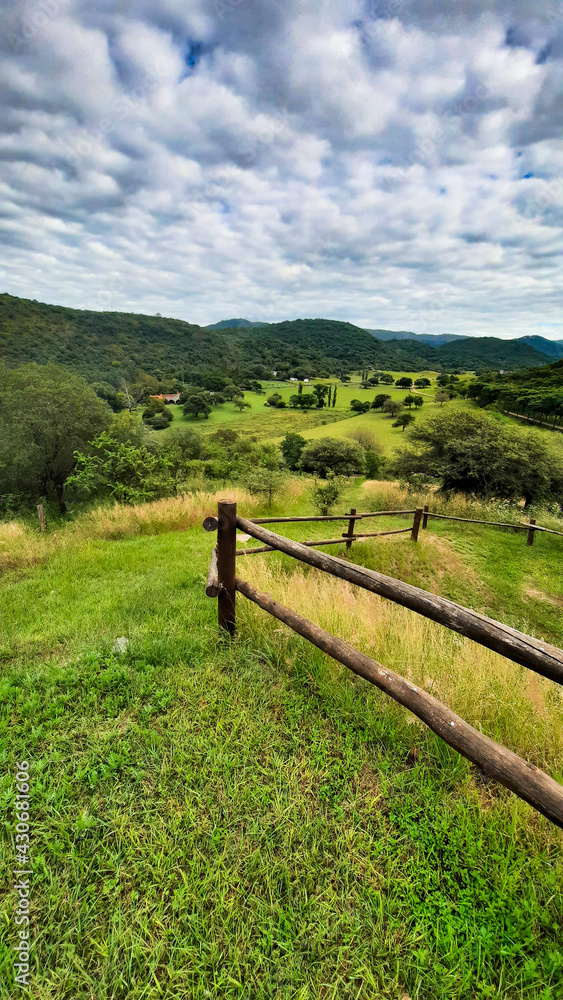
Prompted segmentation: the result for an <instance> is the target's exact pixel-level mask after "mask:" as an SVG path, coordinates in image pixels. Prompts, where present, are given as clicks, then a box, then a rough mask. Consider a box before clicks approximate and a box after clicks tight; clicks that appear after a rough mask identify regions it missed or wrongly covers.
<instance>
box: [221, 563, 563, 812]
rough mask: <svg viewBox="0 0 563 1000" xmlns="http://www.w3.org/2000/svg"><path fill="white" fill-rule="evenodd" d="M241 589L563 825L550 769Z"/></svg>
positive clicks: (240, 585) (560, 797)
mask: <svg viewBox="0 0 563 1000" xmlns="http://www.w3.org/2000/svg"><path fill="white" fill-rule="evenodd" d="M236 589H237V591H238V592H239V593H240V594H243V595H244V596H245V597H247V598H248V600H249V601H253V602H254V604H257V605H258V606H259V607H260V608H263V610H264V611H267V612H268V614H269V615H272V616H273V617H274V618H277V619H278V621H281V622H283V623H284V624H285V625H289V627H290V628H291V629H293V631H294V632H297V633H298V634H299V635H302V636H303V637H304V638H305V639H307V640H308V641H309V642H310V643H312V644H313V645H314V646H317V648H318V649H322V651H323V652H324V653H327V654H328V656H331V657H332V658H333V659H334V660H338V662H339V663H342V664H344V666H346V667H348V668H349V669H350V670H352V671H353V672H354V673H355V674H358V676H360V677H363V678H364V679H365V680H367V681H369V682H370V684H373V685H375V687H378V688H379V689H380V690H381V691H384V692H385V694H388V695H389V696H390V697H391V698H393V699H394V701H397V702H398V703H399V704H400V705H404V706H405V708H408V710H409V711H410V712H412V713H413V715H416V716H417V717H418V718H419V719H421V720H422V722H424V723H425V724H426V725H427V726H428V727H429V728H430V729H432V730H433V732H435V733H436V734H437V735H438V736H439V737H440V738H441V739H442V740H443V741H444V743H447V744H448V745H449V746H451V747H453V749H454V750H457V751H458V753H460V754H462V755H463V756H464V757H467V759H468V760H470V761H472V763H473V764H476V765H477V767H479V768H480V769H481V770H482V771H483V772H484V773H485V774H487V775H489V777H491V778H495V779H496V780H497V781H499V782H500V783H501V784H502V785H505V786H506V788H509V789H510V790H511V791H513V792H515V794H516V795H518V796H519V797H520V798H521V799H524V800H525V801H526V802H528V803H529V804H530V805H531V806H533V807H534V809H537V810H538V812H540V813H542V814H543V815H544V816H546V817H547V818H548V819H549V820H551V822H552V823H555V825H556V826H559V827H563V787H562V786H561V785H560V784H558V782H557V781H554V779H553V778H550V777H549V776H548V775H547V774H545V772H544V771H540V769H539V768H537V767H535V766H534V765H533V764H529V763H528V762H526V761H524V760H522V759H521V758H520V757H518V756H517V755H516V754H515V753H512V751H511V750H507V749H506V748H505V747H503V746H500V744H498V743H495V742H494V740H491V739H490V738H489V737H488V736H484V735H483V733H480V732H479V731H478V730H477V729H474V728H473V726H470V725H469V723H467V722H465V721H464V720H463V719H461V718H460V717H459V715H455V713H454V712H451V711H450V710H449V708H447V707H446V706H445V705H443V704H442V703H441V702H439V701H438V700H437V699H436V698H434V697H433V696H432V695H431V694H428V692H427V691H424V690H423V689H422V688H419V687H417V686H416V685H415V684H411V682H410V681H407V680H406V679H405V678H404V677H401V676H400V675H399V674H396V673H395V672H394V671H393V670H389V669H388V668H387V667H384V666H383V664H381V663H378V662H377V661H376V660H372V659H371V658H370V657H369V656H366V655H365V654H364V653H361V652H360V651H359V650H357V649H355V648H354V647H353V646H351V645H350V644H349V643H347V642H345V641H344V640H343V639H338V638H336V636H334V635H331V633H330V632H326V631H325V630H324V629H322V628H319V626H318V625H314V624H313V623H312V622H310V621H308V619H307V618H303V616H302V615H300V614H298V613H297V612H296V611H292V610H291V609H290V608H286V607H285V606H284V605H283V604H279V603H278V602H277V601H275V600H274V598H273V597H270V595H269V594H262V593H260V591H258V590H256V588H255V587H252V586H251V585H250V584H249V583H245V582H244V581H243V580H239V579H238V577H237V579H236Z"/></svg>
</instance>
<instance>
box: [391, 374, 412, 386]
mask: <svg viewBox="0 0 563 1000" xmlns="http://www.w3.org/2000/svg"><path fill="white" fill-rule="evenodd" d="M395 385H396V386H398V388H399V389H410V387H411V385H412V378H410V376H409V375H403V376H402V377H401V378H398V379H397V381H396V382H395Z"/></svg>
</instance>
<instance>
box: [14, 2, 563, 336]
mask: <svg viewBox="0 0 563 1000" xmlns="http://www.w3.org/2000/svg"><path fill="white" fill-rule="evenodd" d="M463 10H464V15H462V14H460V5H459V4H458V3H454V0H447V2H445V0H440V2H438V0H425V2H424V3H422V2H417V3H416V4H415V3H414V2H412V0H382V2H381V3H379V2H378V0H372V2H365V3H364V2H360V0H353V2H350V0H324V2H322V3H319V2H318V0H317V2H313V0H287V2H286V3H283V4H282V3H281V2H279V3H275V4H272V3H271V2H270V3H267V2H266V0H216V2H215V0H210V2H207V0H206V2H205V3H204V2H203V0H193V2H191V3H190V4H189V5H188V4H185V2H183V0H161V2H160V3H158V4H157V3H156V0H131V2H130V3H128V4H127V5H125V6H124V5H123V4H121V3H118V2H117V0H101V2H100V3H99V4H96V5H93V4H90V3H86V0H38V2H37V3H34V4H33V5H32V6H30V7H26V8H25V10H24V15H22V14H21V9H20V6H19V4H18V3H16V2H15V0H8V2H7V3H5V4H4V6H3V8H2V11H1V13H0V27H2V26H3V27H4V28H5V31H4V34H3V43H2V44H3V45H4V48H5V53H4V55H5V58H4V60H3V61H2V69H1V70H0V97H1V98H2V104H3V107H4V112H3V121H2V122H1V123H0V207H1V221H0V238H2V235H3V239H4V241H5V243H6V245H7V247H9V251H8V252H7V253H5V254H4V255H3V257H2V261H1V262H0V283H1V285H2V286H3V288H5V290H7V291H10V292H12V293H14V294H17V295H24V296H27V297H31V298H38V299H45V300H47V301H56V302H61V303H65V304H68V305H74V306H79V307H80V306H82V307H89V308H107V309H109V308H111V309H127V310H138V311H143V312H149V313H150V312H157V311H158V312H161V313H163V314H165V315H176V316H181V317H183V318H185V319H188V320H191V321H194V322H200V323H206V322H212V321H214V320H217V319H222V318H225V316H228V315H247V316H248V317H249V318H250V319H254V318H258V319H269V320H278V319H283V318H286V317H293V316H299V315H316V316H320V315H325V316H326V315H328V316H333V317H338V318H343V319H349V320H351V321H353V322H357V323H360V324H363V325H367V326H373V327H375V326H388V327H391V328H395V329H406V328H411V329H414V330H420V331H422V330H426V331H430V332H440V333H442V332H449V333H451V332H456V333H466V334H495V335H504V336H514V335H518V334H520V335H521V334H524V333H527V332H530V331H533V332H537V331H538V329H540V328H541V330H542V332H543V333H544V334H545V333H546V331H547V333H548V335H553V336H559V337H563V330H562V328H561V327H557V326H550V325H549V324H551V323H554V324H556V323H558V322H559V310H560V304H561V291H562V288H561V285H562V279H561V276H560V273H559V270H558V268H557V266H556V263H557V254H558V253H560V252H561V243H562V240H561V229H562V225H563V179H562V168H563V143H562V142H561V140H560V138H559V136H560V135H561V114H562V111H561V104H560V99H558V96H557V95H558V93H560V86H561V78H562V76H563V44H562V43H561V39H562V38H563V11H562V10H561V8H560V5H559V4H555V3H554V5H553V9H550V10H548V9H547V8H544V9H543V10H542V11H540V12H539V14H538V9H537V5H536V4H532V3H531V0H521V2H517V0H513V2H512V3H509V4H507V3H506V2H503V3H500V0H499V2H498V3H497V2H496V0H488V2H486V3H485V0H472V2H471V4H469V3H465V4H464V5H463ZM543 324H545V326H544V325H543Z"/></svg>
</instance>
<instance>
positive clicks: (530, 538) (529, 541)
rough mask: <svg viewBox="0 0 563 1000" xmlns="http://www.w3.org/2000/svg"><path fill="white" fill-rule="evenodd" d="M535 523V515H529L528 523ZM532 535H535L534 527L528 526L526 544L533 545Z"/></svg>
mask: <svg viewBox="0 0 563 1000" xmlns="http://www.w3.org/2000/svg"><path fill="white" fill-rule="evenodd" d="M535 523H536V519H535V517H531V518H530V524H535ZM534 535H535V531H534V529H533V528H530V530H529V531H528V545H533V544H534Z"/></svg>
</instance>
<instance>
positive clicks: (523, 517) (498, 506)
mask: <svg viewBox="0 0 563 1000" xmlns="http://www.w3.org/2000/svg"><path fill="white" fill-rule="evenodd" d="M362 491H364V493H365V498H366V505H367V507H368V508H369V510H399V509H407V510H412V509H413V508H414V507H423V506H424V504H428V506H429V508H430V510H431V511H433V512H434V513H436V514H450V515H451V516H452V517H467V518H482V519H483V520H485V521H502V522H508V523H515V524H518V523H520V522H521V521H527V520H528V516H529V513H530V512H529V511H526V510H524V507H523V503H524V502H523V501H522V502H520V503H514V502H511V501H508V500H490V501H482V500H476V499H475V498H474V497H471V496H467V495H466V494H464V493H455V494H453V495H451V496H445V495H444V494H443V493H440V492H439V490H438V487H432V486H430V487H424V489H421V490H412V489H407V487H406V486H401V484H400V483H398V482H388V481H385V480H381V481H378V480H376V479H367V480H366V481H365V482H364V483H362ZM533 513H534V514H535V515H536V517H537V521H538V524H541V525H543V526H544V527H546V528H554V529H555V530H556V531H562V530H563V527H562V524H561V520H560V518H558V517H557V516H556V515H555V514H553V513H550V512H549V511H548V510H543V509H542V510H541V511H539V512H536V511H534V512H533Z"/></svg>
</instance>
